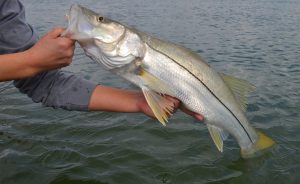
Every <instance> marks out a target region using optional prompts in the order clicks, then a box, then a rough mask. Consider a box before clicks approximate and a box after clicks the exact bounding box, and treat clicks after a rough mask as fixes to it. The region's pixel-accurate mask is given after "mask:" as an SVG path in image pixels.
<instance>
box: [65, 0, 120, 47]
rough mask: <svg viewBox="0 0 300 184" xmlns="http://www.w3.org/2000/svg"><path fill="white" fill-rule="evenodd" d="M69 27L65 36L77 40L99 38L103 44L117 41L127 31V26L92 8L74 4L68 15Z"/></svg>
mask: <svg viewBox="0 0 300 184" xmlns="http://www.w3.org/2000/svg"><path fill="white" fill-rule="evenodd" d="M66 17H67V19H68V27H67V29H66V31H65V32H64V33H63V36H67V37H70V38H72V39H74V40H77V41H78V42H79V43H80V42H81V41H86V40H91V39H93V40H97V41H98V42H101V43H103V44H110V43H114V42H116V41H117V40H118V39H120V37H122V35H123V34H124V33H125V27H124V26H123V25H121V24H119V23H117V22H115V21H112V20H110V19H108V18H106V17H104V16H102V15H100V14H98V13H96V12H94V11H92V10H90V9H87V8H85V7H83V6H80V5H78V4H73V5H72V6H71V8H70V10H69V12H68V13H67V15H66Z"/></svg>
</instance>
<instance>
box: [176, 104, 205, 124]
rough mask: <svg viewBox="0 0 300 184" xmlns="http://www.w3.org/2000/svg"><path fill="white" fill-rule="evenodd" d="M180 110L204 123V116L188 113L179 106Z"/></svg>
mask: <svg viewBox="0 0 300 184" xmlns="http://www.w3.org/2000/svg"><path fill="white" fill-rule="evenodd" d="M180 110H181V111H182V112H184V113H186V114H188V115H190V116H193V117H194V118H195V119H197V120H200V121H204V116H202V115H201V114H198V113H196V112H193V111H190V110H188V109H187V108H186V107H184V106H181V107H180Z"/></svg>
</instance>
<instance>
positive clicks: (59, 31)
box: [47, 27, 65, 38]
mask: <svg viewBox="0 0 300 184" xmlns="http://www.w3.org/2000/svg"><path fill="white" fill-rule="evenodd" d="M64 31H65V29H64V28H62V27H57V28H54V29H53V30H52V31H50V32H49V33H48V34H47V35H48V36H50V37H51V38H57V37H59V36H60V35H61V34H62V33H63V32H64Z"/></svg>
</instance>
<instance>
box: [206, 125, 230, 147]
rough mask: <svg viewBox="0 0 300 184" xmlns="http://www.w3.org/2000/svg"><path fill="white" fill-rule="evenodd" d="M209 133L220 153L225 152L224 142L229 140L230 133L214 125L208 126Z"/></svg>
mask: <svg viewBox="0 0 300 184" xmlns="http://www.w3.org/2000/svg"><path fill="white" fill-rule="evenodd" d="M207 128H208V131H209V133H210V135H211V137H212V139H213V141H214V143H215V145H216V146H217V148H218V150H219V151H220V152H223V141H224V140H226V139H227V137H228V133H227V132H225V131H224V130H223V129H221V128H218V127H216V126H214V125H209V124H208V125H207Z"/></svg>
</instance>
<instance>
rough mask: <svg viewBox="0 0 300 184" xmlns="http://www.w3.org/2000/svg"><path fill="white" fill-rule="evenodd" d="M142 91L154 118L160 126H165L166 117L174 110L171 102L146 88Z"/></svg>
mask: <svg viewBox="0 0 300 184" xmlns="http://www.w3.org/2000/svg"><path fill="white" fill-rule="evenodd" d="M142 91H143V93H144V96H145V98H146V101H147V103H148V105H149V106H150V108H151V110H152V111H153V113H154V115H155V117H156V118H157V119H158V121H159V122H160V123H161V124H163V125H164V126H166V122H167V121H168V116H169V115H171V114H172V111H173V109H174V104H173V102H172V101H170V100H168V99H167V98H165V97H164V96H162V95H159V94H158V93H156V92H155V91H153V90H151V89H149V88H148V87H146V86H144V87H142Z"/></svg>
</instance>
